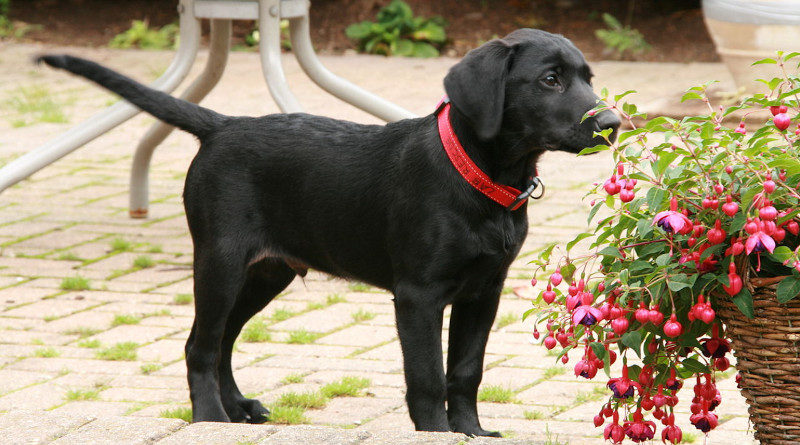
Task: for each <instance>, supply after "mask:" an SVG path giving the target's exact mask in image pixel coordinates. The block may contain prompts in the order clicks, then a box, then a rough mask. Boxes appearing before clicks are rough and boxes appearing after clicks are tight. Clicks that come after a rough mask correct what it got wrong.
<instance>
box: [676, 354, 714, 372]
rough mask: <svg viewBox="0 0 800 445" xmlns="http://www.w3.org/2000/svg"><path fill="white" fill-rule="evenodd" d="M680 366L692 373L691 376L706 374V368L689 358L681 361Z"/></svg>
mask: <svg viewBox="0 0 800 445" xmlns="http://www.w3.org/2000/svg"><path fill="white" fill-rule="evenodd" d="M681 365H683V368H684V369H686V370H689V371H692V373H693V374H696V373H705V372H708V366H706V365H704V364H702V363H700V362H699V361H697V360H696V359H693V358H691V357H687V358H685V359H683V361H682V362H681Z"/></svg>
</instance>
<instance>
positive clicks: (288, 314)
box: [269, 307, 297, 322]
mask: <svg viewBox="0 0 800 445" xmlns="http://www.w3.org/2000/svg"><path fill="white" fill-rule="evenodd" d="M295 315H297V312H295V311H293V310H290V309H287V308H285V307H281V308H277V309H275V312H273V313H272V314H271V315H270V316H269V319H270V320H272V321H274V322H278V321H283V320H288V319H290V318H292V317H294V316H295Z"/></svg>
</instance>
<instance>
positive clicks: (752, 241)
mask: <svg viewBox="0 0 800 445" xmlns="http://www.w3.org/2000/svg"><path fill="white" fill-rule="evenodd" d="M744 248H745V251H746V252H747V254H748V255H750V253H751V252H755V253H760V252H763V251H765V250H766V251H768V252H769V253H772V252H773V251H774V250H775V240H774V239H772V237H771V236H769V235H767V234H766V233H764V232H762V231H761V230H759V231H757V232H755V233H753V234H752V235H750V236H749V237H748V238H747V242H745V244H744Z"/></svg>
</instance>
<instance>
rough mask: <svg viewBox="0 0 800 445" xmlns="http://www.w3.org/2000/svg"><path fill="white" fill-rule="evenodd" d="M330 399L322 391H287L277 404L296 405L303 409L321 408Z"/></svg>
mask: <svg viewBox="0 0 800 445" xmlns="http://www.w3.org/2000/svg"><path fill="white" fill-rule="evenodd" d="M328 400H329V398H328V397H326V396H325V395H324V394H323V393H322V392H321V391H307V392H303V393H295V392H287V393H284V394H281V396H280V398H279V399H278V400H277V401H276V402H275V404H276V405H278V406H296V407H300V408H303V409H320V408H324V407H325V405H327V404H328Z"/></svg>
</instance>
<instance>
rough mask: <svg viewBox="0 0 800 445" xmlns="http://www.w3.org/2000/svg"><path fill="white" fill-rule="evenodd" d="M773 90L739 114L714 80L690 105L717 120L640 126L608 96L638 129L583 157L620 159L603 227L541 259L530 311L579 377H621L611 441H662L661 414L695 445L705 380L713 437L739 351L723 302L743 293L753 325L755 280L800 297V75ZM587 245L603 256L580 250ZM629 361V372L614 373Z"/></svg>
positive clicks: (603, 199)
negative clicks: (690, 434) (685, 412)
mask: <svg viewBox="0 0 800 445" xmlns="http://www.w3.org/2000/svg"><path fill="white" fill-rule="evenodd" d="M798 56H800V53H791V54H782V53H778V57H776V58H774V59H765V60H762V61H760V62H757V63H774V64H776V65H778V66H779V67H780V68H781V69H783V68H784V66H785V65H786V64H787V63H788V62H789V61H790V60H791V59H794V58H796V57H798ZM783 72H784V73H786V71H785V70H784V71H783ZM764 83H765V84H766V87H767V93H766V94H756V95H754V96H752V97H748V98H746V99H744V100H743V101H742V102H741V103H740V104H739V105H735V106H731V107H728V108H723V107H722V106H719V107H714V106H713V105H712V103H711V101H710V100H709V99H708V97H707V95H706V88H707V87H708V84H706V85H703V86H699V87H694V88H691V89H689V90H688V92H687V93H686V94H685V95H684V97H683V100H700V101H702V102H703V103H705V104H706V105H707V107H708V114H705V115H701V116H692V117H686V118H683V119H681V120H676V119H672V118H668V117H657V118H655V119H652V120H650V121H647V122H646V123H645V124H643V125H642V126H640V127H637V126H636V125H635V124H634V122H635V121H640V120H643V119H645V116H644V115H643V114H642V113H639V112H638V111H637V109H636V106H635V105H631V104H628V103H623V102H622V99H623V98H624V97H625V96H626V95H627V94H629V93H631V92H626V93H623V94H620V95H617V96H614V97H609V95H608V93H607V92H606V91H603V93H602V96H603V101H604V104H609V105H603V106H604V107H607V108H613V109H614V110H616V111H617V112H619V114H620V115H622V117H623V118H624V119H626V120H627V121H628V123H629V124H630V126H631V127H633V129H632V130H629V131H627V132H624V133H622V134H621V135H620V136H619V138H618V140H617V143H616V145H612V144H609V145H599V146H596V147H591V148H587V149H585V150H584V151H583V152H582V154H589V153H594V152H599V151H604V150H611V151H612V153H613V156H614V160H615V162H616V166H615V168H614V171H613V172H611V175H610V176H609V178H608V179H607V180H605V181H603V182H601V183H597V184H595V188H594V189H593V190H592V191H591V192H590V193H589V195H591V196H592V197H593V198H594V199H593V200H592V202H591V206H592V208H591V211H590V216H589V222H590V224H591V223H592V221H594V220H595V219H598V218H599V221H596V222H594V224H593V226H592V227H593V229H591V230H590V231H588V232H586V233H581V234H580V235H578V236H577V237H576V238H575V239H573V240H572V241H570V242H569V243H567V244H566V246H565V248H563V253H564V256H563V257H562V258H559V259H555V255H554V254H553V252H554V247H555V246H554V245H551V246H549V247H548V248H546V249H545V250H543V251H542V252H541V253H540V255H539V257H538V259H537V260H535V261H534V263H535V264H536V265H537V266H538V268H537V270H539V271H541V272H544V276H549V279H548V280H547V285H546V289H545V290H544V291H542V292H541V294H540V295H539V298H538V299H537V301H536V302H535V304H534V306H535V307H534V308H532V309H531V310H529V311H528V312H526V314H525V315H526V316H528V315H533V314H536V316H537V319H536V324H537V326H539V325H540V324H544V325H545V329H546V334H545V335H544V339H543V342H544V345H545V347H546V348H547V349H554V348H559V347H560V348H561V350H560V355H559V357H560V359H561V361H562V362H563V363H567V362H569V360H570V356H571V355H572V356H573V357H574V358H576V362H575V366H574V372H575V375H576V376H579V377H584V378H588V379H591V378H594V377H596V376H598V375H600V374H601V372H600V371H604V373H605V374H606V375H607V376H608V377H609V379H608V381H607V387H608V389H609V398H608V400H607V401H606V402H604V403H603V404H602V406H601V408H600V410H599V413H598V415H597V416H595V418H594V424H595V426H598V427H601V426H603V425H605V427H604V429H603V436H604V437H605V438H606V439H607V440H611V441H612V442H614V443H620V442H622V441H623V440H624V438H625V437H626V436H627V437H628V438H629V439H631V440H632V441H634V442H642V441H645V440H650V439H652V438H654V437H656V435H657V434H658V426H657V425H656V422H654V420H655V421H658V422H660V423H661V424H662V428H661V433H660V434H661V439H662V440H663V441H664V442H669V443H679V442H681V440H682V436H683V432H682V431H681V429H680V427H678V426H676V425H675V413H674V412H673V407H674V406H675V405H676V404H677V403H678V397H679V392H680V389H681V387H682V386H683V382H684V381H685V380H686V379H694V381H695V386H694V394H693V395H692V404H691V415H690V417H689V421H690V422H691V424H692V425H694V426H695V427H696V428H697V429H699V430H700V431H702V432H704V433H707V432H709V431H710V430H713V429H714V428H715V427H716V426H717V423H718V418H717V415H716V414H715V412H714V410H715V408H716V407H717V406H718V405H719V404H720V403H721V402H722V401H721V397H720V392H719V391H718V390H717V388H716V384H715V372H716V371H724V370H726V369H728V368H729V366H730V361H729V358H728V354H729V352H730V349H731V347H730V343H729V341H728V339H726V335H725V334H726V333H725V326H724V323H723V322H722V321H721V320H719V319H718V318H717V317H716V313H715V310H714V307H715V305H716V302H717V301H718V299H721V298H730V299H732V300H733V302H734V303H735V304H736V306H737V307H738V308H739V309H740V310H741V312H742V314H743V315H744V316H746V317H750V318H752V317H753V301H752V296H751V294H750V291H749V289H748V287H747V286H746V285H745V280H743V276H745V277H747V276H750V275H753V276H755V275H758V276H785V278H784V279H783V280H782V281H781V282H780V284H779V286H778V288H777V299H778V300H779V301H780V302H785V301H788V300H790V299H792V298H794V297H796V296H797V295H798V294H799V293H800V255H799V253H800V248H798V241H799V239H798V233H799V232H800V224H798V215H799V214H800V193H799V192H798V188H800V125H797V129H795V130H792V129H791V128H790V127H791V126H792V125H793V124H796V123H797V121H798V117H797V116H798V114H797V113H798V103H800V98H798V95H800V78H798V77H796V76H790V75H787V74H784V77H783V78H777V79H773V80H771V81H764ZM599 109H601V108H598V109H597V110H599ZM764 110H769V111H770V112H771V115H770V114H766V113H762V115H763V114H766V115H767V116H769V117H765V118H764V123H763V124H761V125H756V124H747V123H745V120H744V118H742V121H741V122H740V123H738V125H736V126H734V127H733V128H730V127H729V126H728V125H727V124H726V123H725V122H724V120H725V119H726V118H730V117H731V114H732V113H734V112H736V113H738V114H739V115H741V116H744V117H747V116H751V115H752V114H753V113H755V112H758V111H764ZM756 116H758V114H755V115H753V116H751V117H752V118H756ZM604 136H606V137H607V136H608V135H607V134H606V135H604ZM598 215H600V216H598ZM587 238H589V239H590V240H587V241H591V244H590V245H589V253H588V254H582V255H577V254H575V253H574V252H573V250H574V248H575V246H576V245H577V244H578V243H579V242H580V241H582V240H584V239H587ZM560 250H562V249H560ZM584 251H585V249H584ZM551 267H552V268H553V269H555V270H554V271H553V272H545V271H548V270H553V269H551ZM533 284H534V285H535V284H536V280H535V279H534V280H533ZM534 337H535V338H539V337H540V333H539V331H538V328H535V329H534ZM615 351H617V352H615ZM618 357H619V359H621V361H622V363H621V364H622V371H621V375H618V376H613V378H612V374H611V369H610V366H611V365H612V364H614V363H615V361H617V360H618ZM634 361H635V362H636V363H635V364H634V363H633V362H634ZM648 419H654V420H648Z"/></svg>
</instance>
